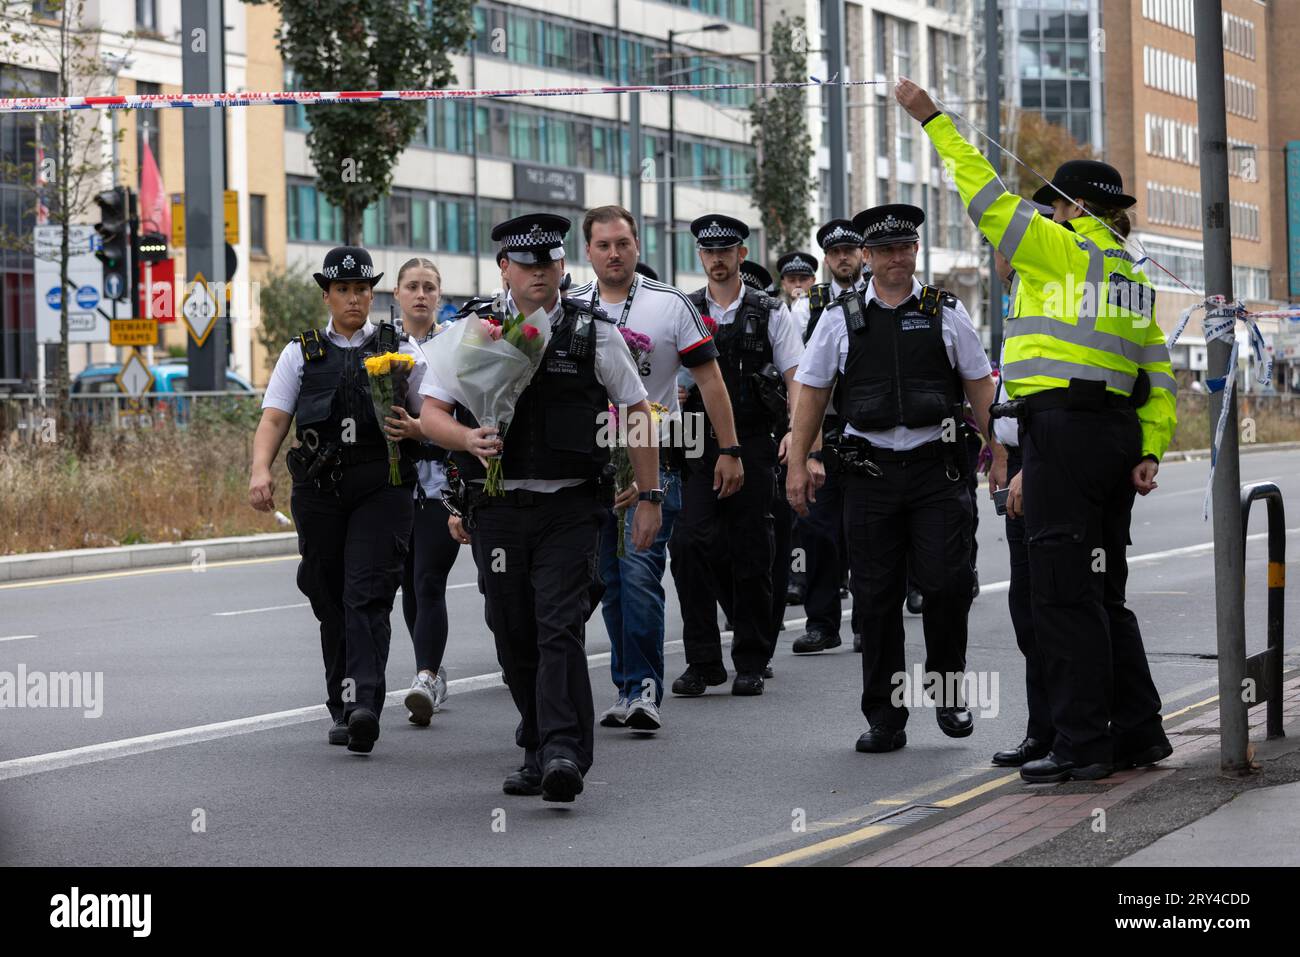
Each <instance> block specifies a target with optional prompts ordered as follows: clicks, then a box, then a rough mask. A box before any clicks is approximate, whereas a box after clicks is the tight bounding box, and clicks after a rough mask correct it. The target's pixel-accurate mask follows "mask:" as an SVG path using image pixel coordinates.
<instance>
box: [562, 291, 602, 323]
mask: <svg viewBox="0 0 1300 957" xmlns="http://www.w3.org/2000/svg"><path fill="white" fill-rule="evenodd" d="M560 302H561V303H562V304H563V305H564V306H566V307H567V308H568V309H569V310H570V311H572V312H581V313H588V314H590V315H592V316H595V317H596V318H597V319H603V320H604V321H605V322H613V321H614V320H613V319H611V318H610V316H609V314H608V313H607V312H605V310H604V309H602V308H601V307H600V306H593V305H592V304H591V300H590V299H578V298H568V297H565V298H562V299H561V300H560Z"/></svg>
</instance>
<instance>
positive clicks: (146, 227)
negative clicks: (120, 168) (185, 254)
mask: <svg viewBox="0 0 1300 957" xmlns="http://www.w3.org/2000/svg"><path fill="white" fill-rule="evenodd" d="M140 227H141V229H142V230H143V231H145V232H151V233H155V232H156V233H162V234H163V235H164V236H169V237H170V236H171V234H172V212H171V207H170V206H168V205H167V193H166V192H165V191H164V190H163V181H162V174H161V173H159V172H158V164H157V163H156V162H154V157H153V150H152V149H150V148H149V140H148V139H146V140H145V141H144V157H143V158H142V160H141V162H140Z"/></svg>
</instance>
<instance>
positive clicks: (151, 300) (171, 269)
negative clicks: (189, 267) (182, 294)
mask: <svg viewBox="0 0 1300 957" xmlns="http://www.w3.org/2000/svg"><path fill="white" fill-rule="evenodd" d="M136 316H138V317H139V318H141V319H157V320H158V321H159V322H175V321H176V260H174V259H164V260H163V261H162V262H156V263H141V264H140V303H139V310H138V311H137V312H136Z"/></svg>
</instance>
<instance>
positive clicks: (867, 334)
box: [839, 286, 963, 432]
mask: <svg viewBox="0 0 1300 957" xmlns="http://www.w3.org/2000/svg"><path fill="white" fill-rule="evenodd" d="M851 294H852V295H856V296H859V297H860V296H861V293H860V292H853V293H851ZM956 302H957V300H956V298H955V297H953V296H952V295H951V294H950V293H947V292H945V291H944V290H942V289H937V288H935V287H933V286H925V287H923V288H922V290H921V298H920V300H919V301H918V300H916V299H913V298H910V297H909V299H908V300H907V302H905V303H903V304H902V305H901V306H899V307H898V308H897V309H890V308H888V307H886V306H884V305H882V304H881V303H880V301H879V300H877V299H873V300H872V301H871V305H870V306H867V307H866V308H865V309H864V310H863V318H864V320H865V323H864V324H863V325H862V326H861V328H858V329H855V328H854V327H853V325H852V324H849V325H848V335H849V353H848V358H847V359H846V360H845V363H844V376H843V379H844V389H843V394H842V398H843V404H842V405H840V407H839V408H840V414H841V415H843V416H844V417H845V418H846V419H848V420H849V422H851V423H852V424H853V427H854V428H855V429H858V430H859V431H862V432H873V431H879V430H881V429H891V428H894V427H896V426H899V425H902V426H906V427H908V428H912V429H916V428H924V427H926V426H932V425H941V424H942V423H943V422H944V420H946V419H948V418H955V419H956V420H957V421H959V422H960V421H961V418H962V411H961V407H962V396H963V392H962V386H961V380H960V378H959V376H958V373H957V370H956V369H954V368H953V365H952V363H951V362H949V361H948V352H947V349H946V348H945V347H944V344H943V307H944V306H953V305H956Z"/></svg>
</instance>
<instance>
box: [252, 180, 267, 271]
mask: <svg viewBox="0 0 1300 957" xmlns="http://www.w3.org/2000/svg"><path fill="white" fill-rule="evenodd" d="M248 248H249V250H250V251H251V252H254V253H259V254H261V255H263V256H264V255H266V197H265V196H259V195H258V194H257V193H249V194H248Z"/></svg>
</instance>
